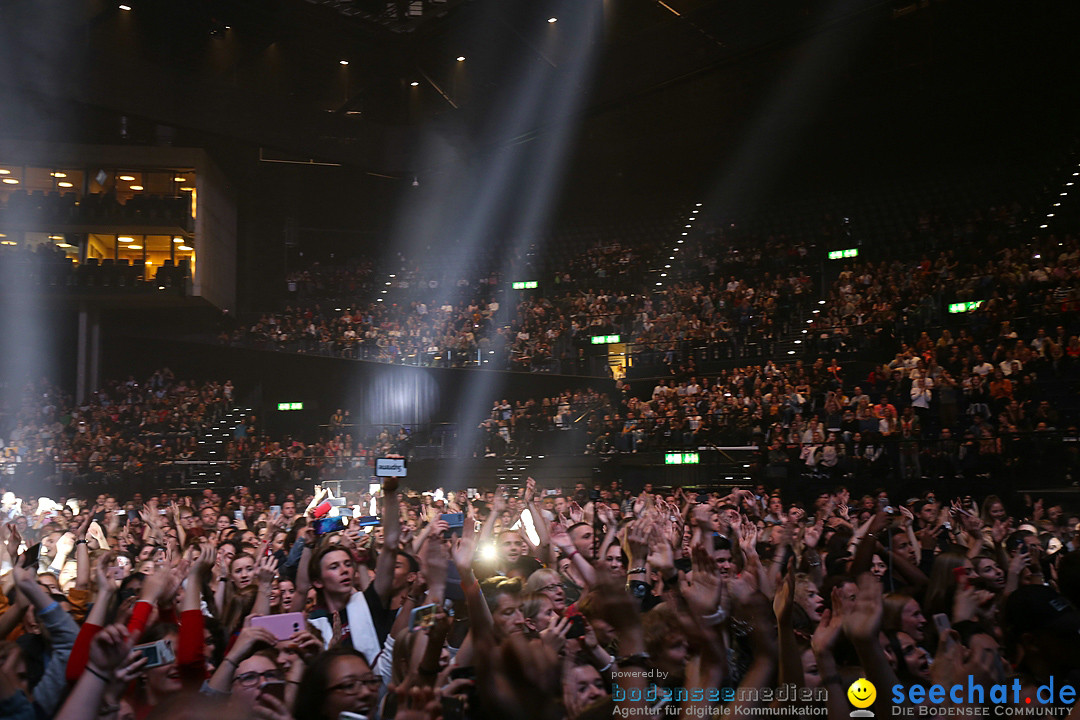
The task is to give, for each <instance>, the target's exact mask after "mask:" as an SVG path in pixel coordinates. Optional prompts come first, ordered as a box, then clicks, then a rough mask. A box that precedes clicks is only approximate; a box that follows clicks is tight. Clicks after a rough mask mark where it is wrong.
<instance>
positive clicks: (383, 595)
mask: <svg viewBox="0 0 1080 720" xmlns="http://www.w3.org/2000/svg"><path fill="white" fill-rule="evenodd" d="M397 488H398V479H397V478H394V477H392V478H386V480H385V482H383V515H382V519H383V549H382V552H380V553H379V557H378V559H377V560H376V561H375V580H374V583H375V592H376V593H378V595H379V598H380V599H381V600H382V603H383V606H384V607H385V606H387V605H389V604H390V587H391V585H392V584H393V582H394V561H395V551H396V550H397V549H398V544H399V542H400V541H401V517H400V516H401V508H400V507H399V505H398V502H399V501H398V493H397Z"/></svg>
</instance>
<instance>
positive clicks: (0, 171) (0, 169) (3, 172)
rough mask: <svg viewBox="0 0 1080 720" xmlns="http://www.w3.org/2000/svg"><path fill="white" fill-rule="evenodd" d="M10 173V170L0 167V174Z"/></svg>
mask: <svg viewBox="0 0 1080 720" xmlns="http://www.w3.org/2000/svg"><path fill="white" fill-rule="evenodd" d="M10 174H11V171H10V170H6V169H3V168H0V175H10Z"/></svg>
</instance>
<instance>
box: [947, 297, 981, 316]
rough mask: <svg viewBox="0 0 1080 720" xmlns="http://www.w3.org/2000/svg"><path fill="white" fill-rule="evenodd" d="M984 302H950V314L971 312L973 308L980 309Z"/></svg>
mask: <svg viewBox="0 0 1080 720" xmlns="http://www.w3.org/2000/svg"><path fill="white" fill-rule="evenodd" d="M982 304H983V301H982V300H968V301H967V302H958V303H949V314H951V315H956V314H957V313H966V312H971V311H972V310H978V309H979V306H980V305H982Z"/></svg>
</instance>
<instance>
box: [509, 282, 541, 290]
mask: <svg viewBox="0 0 1080 720" xmlns="http://www.w3.org/2000/svg"><path fill="white" fill-rule="evenodd" d="M539 285H540V283H538V282H537V281H536V280H524V281H522V282H516V283H513V284H512V285H511V287H512V288H513V289H514V290H535V289H536V288H537V287H539Z"/></svg>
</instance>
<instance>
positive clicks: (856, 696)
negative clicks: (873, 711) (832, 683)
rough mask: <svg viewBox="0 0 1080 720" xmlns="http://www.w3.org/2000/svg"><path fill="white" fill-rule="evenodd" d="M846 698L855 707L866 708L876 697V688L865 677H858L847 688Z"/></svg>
mask: <svg viewBox="0 0 1080 720" xmlns="http://www.w3.org/2000/svg"><path fill="white" fill-rule="evenodd" d="M847 699H848V702H850V703H851V704H852V705H854V706H855V707H857V708H868V707H870V706H871V705H873V704H874V700H876V699H877V688H875V687H874V684H873V683H872V682H870V681H869V680H867V679H866V678H859V679H858V680H856V681H855V682H853V683H851V687H849V688H848V689H847Z"/></svg>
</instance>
